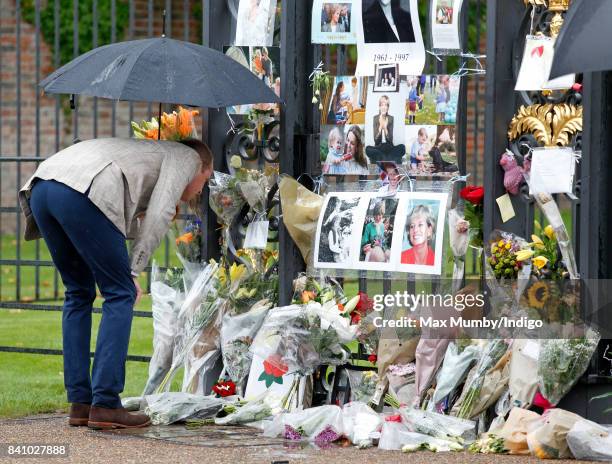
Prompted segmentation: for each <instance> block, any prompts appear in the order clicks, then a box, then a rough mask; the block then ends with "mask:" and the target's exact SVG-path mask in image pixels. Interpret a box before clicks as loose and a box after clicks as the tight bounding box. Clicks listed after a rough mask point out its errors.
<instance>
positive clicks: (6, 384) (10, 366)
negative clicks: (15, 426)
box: [0, 235, 181, 417]
mask: <svg viewBox="0 0 612 464" xmlns="http://www.w3.org/2000/svg"><path fill="white" fill-rule="evenodd" d="M0 244H1V246H2V249H1V251H2V255H1V256H2V259H16V256H17V252H16V246H17V242H16V240H15V237H14V236H6V235H5V236H2V237H0ZM39 246H40V250H39V256H40V258H39V259H41V260H50V259H51V258H50V256H49V253H48V251H47V249H46V246H45V244H44V243H43V242H41V243H40V245H39ZM21 257H22V259H26V260H32V259H36V243H35V242H23V241H22V242H21ZM154 257H155V259H156V260H157V261H158V262H160V263H164V261H165V259H164V258H165V251H164V248H163V246H162V247H160V249H159V250H157V252H156V253H155V256H154ZM169 257H170V265H178V259H177V258H176V255H175V252H174V249H173V247H171V249H170V250H169ZM54 274H55V272H54V269H53V268H52V267H48V268H40V271H39V282H40V285H39V289H40V294H39V299H44V300H47V301H45V302H44V304H53V305H61V304H62V295H63V286H62V284H61V279H60V280H59V282H58V293H57V294H55V292H54V288H53V286H54ZM16 275H17V273H16V269H15V267H14V266H3V267H2V272H1V273H0V282H1V287H2V291H1V298H0V301H15V300H16V291H15V290H16V281H17V279H16ZM35 284H36V281H35V271H34V268H33V267H28V266H22V268H21V282H20V288H21V298H20V300H21V301H22V302H32V301H34V300H35V297H36V295H35ZM140 285H141V287H142V288H143V289H145V288H146V276H144V275H143V276H142V277H141V279H140ZM102 301H103V300H102V299H101V298H100V297H98V298H97V299H96V302H95V303H94V306H96V307H100V306H101V305H102ZM136 309H137V310H141V311H150V310H151V297H150V296H148V295H145V296H144V297H143V298H142V300H141V302H140V303H139V304H138V305H137V307H136ZM100 317H101V315H100V314H94V316H93V328H92V346H91V350H92V351H94V348H95V340H96V335H97V329H98V324H99V322H100ZM152 323H153V321H152V319H150V318H141V317H135V318H134V321H133V323H132V334H131V338H130V347H129V354H132V355H144V356H149V355H150V354H151V351H152V337H153V326H152ZM0 345H4V346H14V347H29V348H47V349H61V348H62V335H61V313H60V312H46V311H29V310H15V309H11V310H7V309H0ZM0 365H1V366H2V369H0V385H1V386H2V394H1V395H0V417H19V416H25V415H29V414H37V413H45V412H53V411H56V410H60V409H61V410H63V409H66V407H67V403H66V394H65V391H64V385H63V363H62V358H61V357H60V356H53V355H35V354H21V353H0ZM126 372H127V378H126V385H125V391H124V394H123V396H124V397H125V396H133V395H138V394H140V393H141V392H142V389H143V388H144V385H145V383H146V380H147V372H148V364H147V363H142V362H128V365H127V369H126ZM180 378H181V375H180V373H179V375H177V379H180Z"/></svg>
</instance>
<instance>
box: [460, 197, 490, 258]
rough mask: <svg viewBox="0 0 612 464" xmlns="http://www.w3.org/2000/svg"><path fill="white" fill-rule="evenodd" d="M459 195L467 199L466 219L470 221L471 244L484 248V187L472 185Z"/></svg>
mask: <svg viewBox="0 0 612 464" xmlns="http://www.w3.org/2000/svg"><path fill="white" fill-rule="evenodd" d="M459 195H460V196H461V198H463V200H464V201H465V210H464V211H465V220H466V221H467V222H469V228H470V245H472V246H473V247H475V248H482V245H483V233H482V230H483V229H482V222H483V217H484V210H483V205H482V201H483V199H484V188H483V187H481V186H473V185H470V186H467V187H465V188H463V189H461V192H459Z"/></svg>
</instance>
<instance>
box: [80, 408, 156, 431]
mask: <svg viewBox="0 0 612 464" xmlns="http://www.w3.org/2000/svg"><path fill="white" fill-rule="evenodd" d="M150 424H151V420H150V419H149V416H147V415H146V414H140V413H136V412H128V411H127V410H126V409H124V408H117V409H107V408H99V407H97V406H92V407H91V410H90V411H89V422H87V426H88V427H89V428H91V429H96V430H98V429H133V428H139V427H147V426H148V425H150Z"/></svg>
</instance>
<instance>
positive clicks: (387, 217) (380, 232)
mask: <svg viewBox="0 0 612 464" xmlns="http://www.w3.org/2000/svg"><path fill="white" fill-rule="evenodd" d="M398 202H399V200H398V199H395V198H380V197H372V198H371V199H370V201H369V204H368V210H367V212H366V216H365V220H364V222H363V227H362V229H361V242H360V249H359V261H360V262H359V268H360V269H371V270H382V271H385V270H386V271H389V270H391V266H390V265H389V263H390V262H391V245H392V240H393V226H394V223H395V215H396V212H397V205H398Z"/></svg>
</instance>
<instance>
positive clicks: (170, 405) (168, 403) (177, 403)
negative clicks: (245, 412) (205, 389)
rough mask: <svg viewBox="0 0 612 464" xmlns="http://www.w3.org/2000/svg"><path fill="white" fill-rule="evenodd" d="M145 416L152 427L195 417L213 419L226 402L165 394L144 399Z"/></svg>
mask: <svg viewBox="0 0 612 464" xmlns="http://www.w3.org/2000/svg"><path fill="white" fill-rule="evenodd" d="M145 402H146V403H147V406H146V408H145V414H147V415H148V416H149V417H150V418H151V423H152V424H153V425H170V424H173V423H175V422H179V421H182V420H185V419H188V418H190V417H193V416H195V415H197V416H198V417H199V418H204V417H213V416H214V415H215V414H217V413H218V412H219V411H220V410H221V409H222V408H223V406H224V405H225V404H227V401H226V400H223V399H220V398H215V397H214V396H202V395H192V394H190V393H182V392H165V393H160V394H155V395H148V396H146V397H145Z"/></svg>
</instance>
